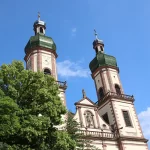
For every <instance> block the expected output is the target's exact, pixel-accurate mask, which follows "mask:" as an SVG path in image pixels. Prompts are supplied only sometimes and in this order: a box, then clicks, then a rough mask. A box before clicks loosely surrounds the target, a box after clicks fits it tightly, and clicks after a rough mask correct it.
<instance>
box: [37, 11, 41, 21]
mask: <svg viewBox="0 0 150 150" xmlns="http://www.w3.org/2000/svg"><path fill="white" fill-rule="evenodd" d="M40 17H41V15H40V12H38V20H40Z"/></svg>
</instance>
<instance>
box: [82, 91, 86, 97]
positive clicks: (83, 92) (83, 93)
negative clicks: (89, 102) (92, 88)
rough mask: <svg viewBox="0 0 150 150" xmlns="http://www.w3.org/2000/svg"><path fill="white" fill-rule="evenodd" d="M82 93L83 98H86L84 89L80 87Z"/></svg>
mask: <svg viewBox="0 0 150 150" xmlns="http://www.w3.org/2000/svg"><path fill="white" fill-rule="evenodd" d="M82 95H83V98H86V93H85V91H84V89H82Z"/></svg>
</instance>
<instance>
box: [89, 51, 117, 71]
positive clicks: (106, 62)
mask: <svg viewBox="0 0 150 150" xmlns="http://www.w3.org/2000/svg"><path fill="white" fill-rule="evenodd" d="M101 66H113V67H117V61H116V58H115V57H113V56H110V55H107V54H104V53H102V52H98V53H97V54H96V57H95V58H94V59H93V60H92V61H91V62H90V64H89V67H90V70H91V72H92V73H93V72H94V71H95V70H96V69H97V68H98V67H101Z"/></svg>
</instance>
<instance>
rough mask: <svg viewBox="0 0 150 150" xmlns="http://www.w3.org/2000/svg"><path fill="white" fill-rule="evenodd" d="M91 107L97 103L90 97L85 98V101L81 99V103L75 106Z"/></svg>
mask: <svg viewBox="0 0 150 150" xmlns="http://www.w3.org/2000/svg"><path fill="white" fill-rule="evenodd" d="M84 104H85V105H91V106H94V105H95V103H94V102H93V101H91V100H90V99H89V98H88V97H85V98H83V99H81V100H80V101H78V102H76V103H75V105H84Z"/></svg>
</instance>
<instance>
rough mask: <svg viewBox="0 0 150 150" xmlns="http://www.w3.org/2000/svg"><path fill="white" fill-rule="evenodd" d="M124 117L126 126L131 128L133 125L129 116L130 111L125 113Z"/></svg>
mask: <svg viewBox="0 0 150 150" xmlns="http://www.w3.org/2000/svg"><path fill="white" fill-rule="evenodd" d="M123 117H124V121H125V124H126V126H127V127H131V126H132V124H131V120H130V116H129V113H128V111H123Z"/></svg>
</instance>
